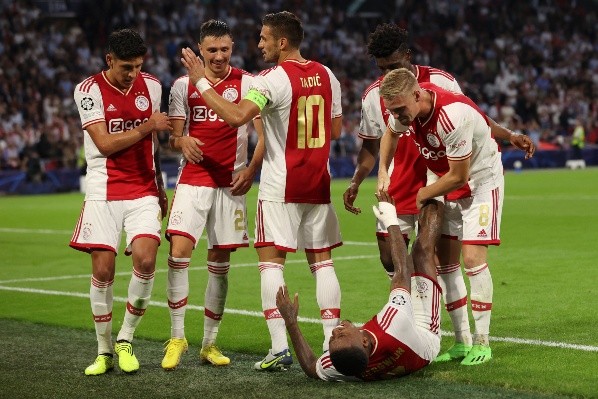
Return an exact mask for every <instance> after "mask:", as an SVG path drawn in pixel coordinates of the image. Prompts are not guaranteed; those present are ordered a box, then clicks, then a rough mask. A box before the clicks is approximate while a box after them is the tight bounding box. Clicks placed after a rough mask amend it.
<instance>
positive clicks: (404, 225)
mask: <svg viewBox="0 0 598 399" xmlns="http://www.w3.org/2000/svg"><path fill="white" fill-rule="evenodd" d="M418 216H419V214H415V215H397V219H398V220H399V227H400V228H401V233H403V236H405V237H409V235H410V234H411V232H412V231H415V227H416V225H417V218H418ZM376 235H377V236H378V237H388V230H386V228H385V227H384V224H382V223H381V222H380V221H379V220H377V221H376Z"/></svg>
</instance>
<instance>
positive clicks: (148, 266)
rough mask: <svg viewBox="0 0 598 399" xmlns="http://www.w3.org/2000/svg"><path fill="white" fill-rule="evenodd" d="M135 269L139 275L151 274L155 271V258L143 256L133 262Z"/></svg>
mask: <svg viewBox="0 0 598 399" xmlns="http://www.w3.org/2000/svg"><path fill="white" fill-rule="evenodd" d="M135 269H137V271H139V272H140V273H153V272H154V270H155V269H156V257H155V256H152V255H143V256H141V257H140V258H139V259H138V260H137V261H136V262H135Z"/></svg>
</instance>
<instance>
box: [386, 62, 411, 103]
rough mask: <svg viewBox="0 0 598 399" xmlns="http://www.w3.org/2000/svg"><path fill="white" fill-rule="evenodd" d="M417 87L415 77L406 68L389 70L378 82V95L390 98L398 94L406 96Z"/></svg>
mask: <svg viewBox="0 0 598 399" xmlns="http://www.w3.org/2000/svg"><path fill="white" fill-rule="evenodd" d="M418 87H419V85H418V83H417V78H416V77H415V75H414V74H413V72H411V71H410V70H409V69H407V68H399V69H394V70H392V71H390V72H389V73H387V74H386V76H384V79H383V80H382V83H381V84H380V97H382V98H383V99H385V100H391V99H393V98H395V97H398V96H406V95H407V94H409V93H411V92H412V91H413V90H416V89H417V88H418Z"/></svg>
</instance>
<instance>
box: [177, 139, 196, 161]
mask: <svg viewBox="0 0 598 399" xmlns="http://www.w3.org/2000/svg"><path fill="white" fill-rule="evenodd" d="M175 140H177V141H178V143H177V144H178V146H179V147H180V149H181V152H182V153H183V156H184V157H185V159H186V160H187V161H188V162H191V163H193V164H196V163H199V162H201V161H203V151H202V150H201V148H200V146H201V145H203V142H202V141H201V140H199V139H198V138H195V137H190V136H182V137H177V138H176V139H175Z"/></svg>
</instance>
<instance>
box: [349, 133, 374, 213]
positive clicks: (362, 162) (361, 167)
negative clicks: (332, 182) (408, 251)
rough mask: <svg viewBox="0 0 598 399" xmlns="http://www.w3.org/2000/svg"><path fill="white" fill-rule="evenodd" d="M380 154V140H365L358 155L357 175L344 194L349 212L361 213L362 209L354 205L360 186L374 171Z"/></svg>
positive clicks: (355, 174) (354, 175)
mask: <svg viewBox="0 0 598 399" xmlns="http://www.w3.org/2000/svg"><path fill="white" fill-rule="evenodd" d="M379 152H380V140H378V139H373V140H372V139H369V140H368V139H364V140H363V143H362V145H361V149H360V150H359V154H358V155H357V166H356V167H355V173H354V174H353V178H352V179H351V183H349V187H348V188H347V189H346V190H345V192H344V193H343V202H344V204H345V209H346V210H348V211H349V212H351V213H353V214H355V215H358V214H360V213H361V208H358V207H355V206H354V205H353V204H354V203H355V200H356V199H357V194H358V193H359V186H360V185H361V183H362V182H363V180H364V179H365V178H366V177H368V176H369V174H370V172H371V171H372V169H374V166H375V165H376V158H377V157H378V153H379Z"/></svg>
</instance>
